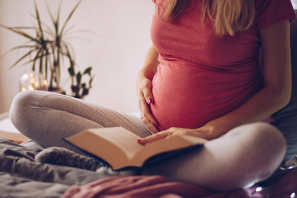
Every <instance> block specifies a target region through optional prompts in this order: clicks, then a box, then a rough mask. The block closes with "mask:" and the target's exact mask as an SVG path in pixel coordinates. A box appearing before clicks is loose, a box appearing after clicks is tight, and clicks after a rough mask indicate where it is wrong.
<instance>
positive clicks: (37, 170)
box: [0, 137, 109, 198]
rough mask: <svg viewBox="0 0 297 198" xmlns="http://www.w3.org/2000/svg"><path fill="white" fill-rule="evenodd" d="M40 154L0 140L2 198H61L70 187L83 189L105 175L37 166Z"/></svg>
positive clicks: (65, 168) (0, 138)
mask: <svg viewBox="0 0 297 198" xmlns="http://www.w3.org/2000/svg"><path fill="white" fill-rule="evenodd" d="M36 154H37V151H35V150H33V149H30V148H27V147H24V146H21V145H18V144H15V143H13V142H10V141H8V140H6V139H4V138H2V137H0V197H1V198H2V197H21V198H26V197H28V198H34V197H36V198H44V197H51V198H55V197H61V195H62V194H63V193H64V192H65V191H66V189H67V188H69V186H71V185H84V184H87V183H89V182H92V181H95V180H98V179H100V178H104V177H108V176H109V175H108V174H106V173H104V172H103V173H96V172H94V171H88V170H83V169H78V168H72V167H66V166H57V165H51V164H42V163H37V162H35V160H34V157H35V155H36Z"/></svg>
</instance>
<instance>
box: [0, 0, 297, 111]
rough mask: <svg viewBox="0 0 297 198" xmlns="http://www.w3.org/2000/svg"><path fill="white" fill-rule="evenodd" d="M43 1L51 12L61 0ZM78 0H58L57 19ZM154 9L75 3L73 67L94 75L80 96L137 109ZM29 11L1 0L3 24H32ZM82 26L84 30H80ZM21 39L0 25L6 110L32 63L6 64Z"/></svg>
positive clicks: (64, 79)
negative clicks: (138, 81) (137, 85)
mask: <svg viewBox="0 0 297 198" xmlns="http://www.w3.org/2000/svg"><path fill="white" fill-rule="evenodd" d="M47 2H48V5H49V8H50V10H51V11H52V13H53V15H54V16H56V14H57V12H58V7H59V4H60V2H61V1H60V0H48V1H47ZM36 3H37V7H38V10H39V14H40V18H41V20H42V21H43V22H44V24H46V25H48V26H52V22H51V18H50V16H49V14H48V10H47V8H46V6H45V5H46V4H45V0H36ZM77 3H78V0H64V1H62V5H61V15H60V22H61V23H64V22H65V20H66V19H67V17H68V15H69V13H70V12H71V11H72V9H73V8H74V6H75V5H76V4H77ZM292 3H293V6H294V8H295V9H297V0H292ZM153 13H154V5H153V3H152V1H151V0H105V1H104V0H83V1H82V2H81V4H80V5H79V6H78V7H77V10H76V11H75V13H74V14H73V16H72V17H71V20H70V21H69V23H68V25H67V27H68V28H70V27H72V29H71V31H70V32H72V33H71V34H69V37H68V38H67V40H68V41H69V42H70V43H71V45H72V46H73V49H74V52H75V60H76V63H77V64H76V69H77V70H80V71H84V70H85V68H87V67H89V66H92V75H95V78H94V80H93V82H92V87H93V88H91V89H90V90H89V94H88V95H87V96H86V97H85V98H84V100H87V101H90V102H94V103H97V104H100V105H102V106H105V107H108V108H112V109H115V110H118V111H122V112H126V113H132V112H137V111H138V104H137V98H136V90H135V81H136V75H137V73H138V71H139V70H140V68H141V67H142V63H143V60H144V57H145V55H146V52H147V50H148V48H149V47H150V46H151V40H150V23H151V19H152V16H153ZM32 15H35V8H34V0H0V24H2V25H5V26H9V27H15V26H22V27H23V26H34V25H35V26H36V25H37V24H36V19H34V17H32ZM66 29H67V28H66ZM82 29H83V30H88V32H80V31H79V30H82ZM29 32H30V31H29ZM31 33H32V32H31ZM33 33H34V31H33ZM33 35H34V34H33ZM26 41H27V39H26V38H24V37H22V36H20V35H18V34H15V33H13V32H11V31H9V30H7V29H5V28H3V27H0V56H2V57H1V59H0V113H3V112H7V111H9V109H10V105H11V102H12V100H13V98H14V96H15V95H16V94H17V93H18V92H19V81H20V78H21V77H22V75H23V74H24V73H27V72H31V68H32V64H27V65H23V63H24V62H26V61H28V60H26V59H24V61H23V62H21V63H20V64H17V65H16V66H15V67H13V68H12V69H9V68H10V66H11V65H13V64H14V62H15V61H16V60H18V59H19V58H20V57H21V56H22V55H23V54H25V53H26V52H27V51H26V50H25V49H19V50H14V51H12V52H9V53H7V54H6V55H5V56H3V55H4V54H5V53H6V52H8V51H9V50H10V49H12V48H13V47H15V46H18V45H22V44H26ZM31 58H32V57H31ZM68 67H69V63H68V62H67V61H65V63H64V64H62V65H61V80H60V85H61V87H62V88H63V89H64V90H65V91H66V93H67V94H68V95H70V94H71V89H70V86H71V78H70V76H69V74H68V71H67V69H68Z"/></svg>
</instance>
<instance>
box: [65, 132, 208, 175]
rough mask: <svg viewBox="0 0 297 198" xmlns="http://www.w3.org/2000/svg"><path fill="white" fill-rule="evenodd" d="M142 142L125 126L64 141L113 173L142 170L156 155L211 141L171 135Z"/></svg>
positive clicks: (84, 134) (79, 135) (78, 135)
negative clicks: (136, 168) (90, 156)
mask: <svg viewBox="0 0 297 198" xmlns="http://www.w3.org/2000/svg"><path fill="white" fill-rule="evenodd" d="M138 139H140V137H139V136H137V135H135V134H133V133H132V132H130V131H128V130H126V129H124V128H122V127H112V128H97V129H87V130H85V131H82V132H80V133H78V134H76V135H73V136H71V137H68V138H64V140H65V141H66V142H68V143H70V144H72V145H73V146H75V147H77V148H79V149H80V150H83V151H85V152H86V153H89V154H91V155H92V156H94V157H96V158H97V159H99V160H100V161H103V162H105V163H107V165H109V166H110V167H111V168H112V169H113V170H118V169H122V168H125V167H142V166H143V165H144V164H145V163H146V161H149V160H148V159H150V158H151V159H153V158H152V157H154V156H155V157H156V156H160V154H164V153H168V152H174V151H183V150H185V149H189V148H193V147H194V146H197V145H200V146H201V145H203V144H204V143H205V142H207V140H205V139H202V138H197V137H193V136H188V135H181V136H175V137H170V136H169V137H168V138H165V139H162V140H157V141H154V142H152V143H148V144H145V145H141V144H139V143H137V140H138ZM176 153H178V152H176ZM169 154H170V153H169ZM153 161H156V160H153Z"/></svg>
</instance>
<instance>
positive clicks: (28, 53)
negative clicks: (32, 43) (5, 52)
mask: <svg viewBox="0 0 297 198" xmlns="http://www.w3.org/2000/svg"><path fill="white" fill-rule="evenodd" d="M34 51H35V50H30V51H29V52H27V53H26V54H24V55H23V56H22V57H21V58H19V59H18V60H17V61H16V62H15V63H14V64H13V65H12V66H10V67H9V69H11V68H13V67H14V66H15V65H16V64H18V63H19V62H20V61H22V60H23V59H24V58H26V57H27V56H29V55H30V54H31V53H32V52H34Z"/></svg>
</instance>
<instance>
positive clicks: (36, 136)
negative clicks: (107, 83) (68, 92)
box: [10, 91, 152, 154]
mask: <svg viewBox="0 0 297 198" xmlns="http://www.w3.org/2000/svg"><path fill="white" fill-rule="evenodd" d="M10 119H11V121H12V123H13V124H14V125H15V126H16V128H17V129H18V130H19V131H21V132H22V133H23V134H24V135H26V136H27V137H29V138H30V139H32V140H33V141H34V142H36V143H37V144H39V145H40V146H42V147H44V148H46V147H51V146H59V147H65V148H68V149H70V150H73V151H75V152H79V153H81V154H82V152H80V151H79V150H77V149H76V148H74V147H72V146H70V145H68V144H67V143H65V142H64V141H62V138H63V137H68V136H71V135H74V134H76V133H78V132H80V131H83V130H84V129H88V128H102V127H117V126H121V127H124V128H126V129H127V130H129V131H131V132H133V133H135V134H136V135H138V136H140V137H146V136H148V135H151V134H152V132H150V131H149V129H147V128H146V126H145V125H144V124H143V123H142V121H141V119H140V118H139V117H137V116H134V115H129V114H122V113H119V112H117V111H114V110H111V109H107V108H104V107H101V106H99V105H95V104H92V103H89V102H87V101H84V100H78V99H75V98H72V97H68V96H64V95H60V94H55V93H49V92H43V91H26V92H21V93H19V94H18V95H17V96H16V97H15V99H14V101H13V104H12V106H11V109H10Z"/></svg>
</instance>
